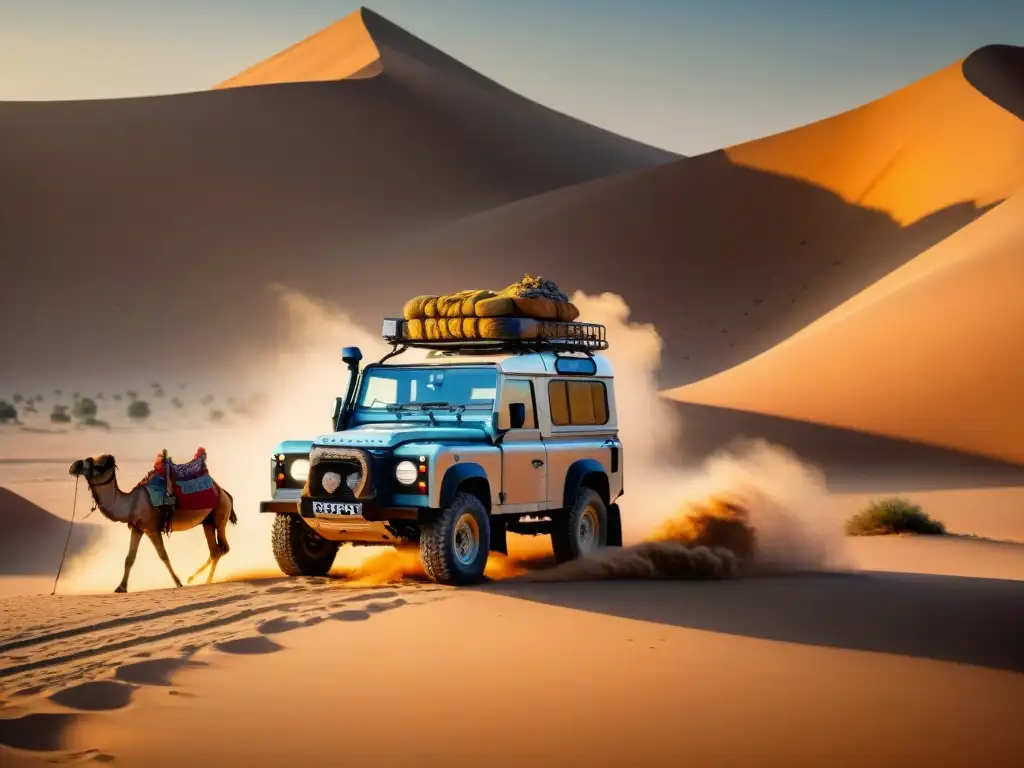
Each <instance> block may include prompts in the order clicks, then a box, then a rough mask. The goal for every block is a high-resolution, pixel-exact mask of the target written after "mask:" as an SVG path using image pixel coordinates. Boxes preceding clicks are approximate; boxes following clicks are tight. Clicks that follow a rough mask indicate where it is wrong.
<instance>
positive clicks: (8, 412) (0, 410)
mask: <svg viewBox="0 0 1024 768" xmlns="http://www.w3.org/2000/svg"><path fill="white" fill-rule="evenodd" d="M17 421H18V409H17V408H15V407H14V405H13V404H12V403H9V402H7V401H6V400H0V424H9V423H11V422H17Z"/></svg>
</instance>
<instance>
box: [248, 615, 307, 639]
mask: <svg viewBox="0 0 1024 768" xmlns="http://www.w3.org/2000/svg"><path fill="white" fill-rule="evenodd" d="M301 626H302V624H300V623H299V622H297V621H292V620H291V619H289V618H286V617H284V616H279V617H278V618H276V619H268V620H267V621H264V622H262V623H261V624H260V625H259V626H258V627H256V631H257V632H259V633H260V634H261V635H275V634H277V633H279V632H290V631H291V630H293V629H298V628H299V627H301Z"/></svg>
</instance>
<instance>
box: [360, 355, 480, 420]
mask: <svg viewBox="0 0 1024 768" xmlns="http://www.w3.org/2000/svg"><path fill="white" fill-rule="evenodd" d="M497 381H498V371H497V369H495V368H493V367H491V366H472V367H470V366H466V367H464V368H456V367H452V368H439V367H433V366H430V367H424V368H397V367H395V368H370V369H369V370H367V371H366V372H365V373H364V374H363V380H362V383H361V384H360V387H359V396H358V398H357V399H356V407H357V408H358V409H359V410H361V411H364V412H365V411H368V410H380V411H385V412H387V411H392V412H394V411H402V410H420V409H421V408H429V407H431V406H433V407H436V408H438V409H442V410H443V409H445V408H449V409H453V410H454V409H456V408H459V410H462V409H465V410H488V411H490V410H492V409H493V408H494V396H495V390H496V389H497Z"/></svg>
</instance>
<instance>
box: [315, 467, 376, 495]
mask: <svg viewBox="0 0 1024 768" xmlns="http://www.w3.org/2000/svg"><path fill="white" fill-rule="evenodd" d="M362 474H363V469H362V467H361V466H360V465H359V462H358V461H352V460H348V459H342V460H338V459H324V460H322V461H320V462H318V463H317V464H316V465H315V466H314V467H313V468H312V469H311V470H310V475H309V494H310V496H315V497H320V498H323V497H328V498H331V499H334V500H335V501H355V500H356V495H355V490H356V489H357V488H358V487H359V484H360V482H362V479H363V478H362Z"/></svg>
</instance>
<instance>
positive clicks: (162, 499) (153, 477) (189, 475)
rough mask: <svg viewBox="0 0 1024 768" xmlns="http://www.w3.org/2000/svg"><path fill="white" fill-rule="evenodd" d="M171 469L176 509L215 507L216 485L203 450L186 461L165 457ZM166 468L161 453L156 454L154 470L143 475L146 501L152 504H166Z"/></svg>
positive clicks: (156, 505) (158, 505)
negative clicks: (146, 495) (146, 493)
mask: <svg viewBox="0 0 1024 768" xmlns="http://www.w3.org/2000/svg"><path fill="white" fill-rule="evenodd" d="M168 463H169V464H170V469H171V483H172V485H173V493H174V497H175V506H176V507H177V508H178V509H186V510H193V509H214V508H215V507H216V506H217V496H218V493H217V486H215V485H214V484H213V477H211V476H210V470H209V469H207V466H206V449H205V448H199V450H197V451H196V455H195V456H193V457H192V460H191V461H189V462H187V463H185V464H175V463H174V462H173V461H170V460H168ZM166 478H167V471H166V468H165V467H164V458H163V454H162V453H160V454H157V457H156V461H155V462H153V469H151V470H150V471H149V474H147V475H146V477H145V478H143V480H142V483H140V485H141V484H145V486H146V491H147V492H148V493H149V500H150V502H151V503H152V504H153V506H154V507H160V506H163V505H164V504H167V503H168V501H169V500H168V498H167V483H166Z"/></svg>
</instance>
